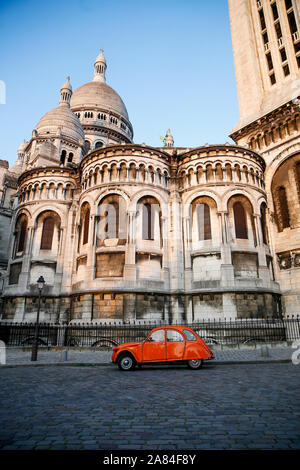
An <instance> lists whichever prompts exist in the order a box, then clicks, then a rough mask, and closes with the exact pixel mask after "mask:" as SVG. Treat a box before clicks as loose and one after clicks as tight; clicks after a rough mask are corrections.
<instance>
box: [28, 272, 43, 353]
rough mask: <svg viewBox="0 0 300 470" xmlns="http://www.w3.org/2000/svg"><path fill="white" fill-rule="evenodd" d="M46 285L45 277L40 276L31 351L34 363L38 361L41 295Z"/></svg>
mask: <svg viewBox="0 0 300 470" xmlns="http://www.w3.org/2000/svg"><path fill="white" fill-rule="evenodd" d="M44 284H45V279H44V278H43V276H40V277H39V278H38V280H37V286H38V289H39V302H38V310H37V316H36V324H35V333H34V340H33V343H32V350H31V360H32V361H36V359H37V352H38V337H39V318H40V306H41V293H42V290H43V287H44Z"/></svg>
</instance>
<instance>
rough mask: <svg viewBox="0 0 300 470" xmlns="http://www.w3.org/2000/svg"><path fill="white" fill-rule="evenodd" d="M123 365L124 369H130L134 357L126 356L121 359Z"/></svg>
mask: <svg viewBox="0 0 300 470" xmlns="http://www.w3.org/2000/svg"><path fill="white" fill-rule="evenodd" d="M121 365H122V368H123V369H130V367H131V366H132V359H130V357H124V359H122V361H121Z"/></svg>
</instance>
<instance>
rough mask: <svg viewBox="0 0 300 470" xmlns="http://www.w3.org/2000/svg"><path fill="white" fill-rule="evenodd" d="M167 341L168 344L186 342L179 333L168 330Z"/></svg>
mask: <svg viewBox="0 0 300 470" xmlns="http://www.w3.org/2000/svg"><path fill="white" fill-rule="evenodd" d="M167 341H168V342H177V341H184V338H183V336H182V334H181V333H179V331H176V330H167Z"/></svg>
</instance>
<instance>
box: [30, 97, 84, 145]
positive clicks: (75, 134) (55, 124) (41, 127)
mask: <svg viewBox="0 0 300 470" xmlns="http://www.w3.org/2000/svg"><path fill="white" fill-rule="evenodd" d="M36 130H37V131H38V134H51V135H57V134H58V133H59V130H60V133H61V134H62V135H63V136H65V137H70V138H71V139H73V140H75V141H76V142H77V141H78V140H79V139H81V138H82V139H84V132H83V129H82V127H81V124H80V121H79V119H78V117H77V116H76V115H75V114H74V113H72V111H71V110H70V108H69V107H67V106H57V108H54V109H51V111H48V113H46V114H45V115H44V116H43V117H42V119H40V121H39V123H38V124H37V126H36Z"/></svg>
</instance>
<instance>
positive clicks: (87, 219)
mask: <svg viewBox="0 0 300 470" xmlns="http://www.w3.org/2000/svg"><path fill="white" fill-rule="evenodd" d="M89 226H90V209H89V207H88V208H87V209H86V211H85V214H84V219H83V238H82V244H83V245H85V244H86V243H87V242H88V239H89Z"/></svg>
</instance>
